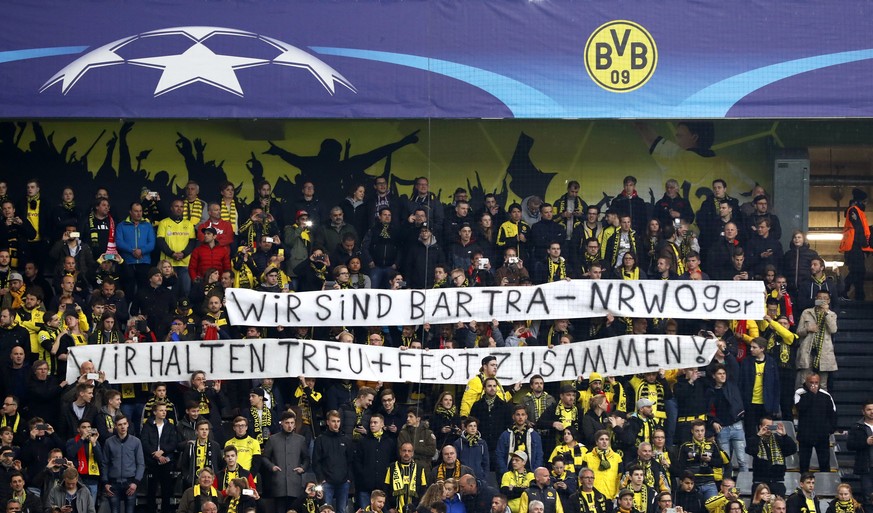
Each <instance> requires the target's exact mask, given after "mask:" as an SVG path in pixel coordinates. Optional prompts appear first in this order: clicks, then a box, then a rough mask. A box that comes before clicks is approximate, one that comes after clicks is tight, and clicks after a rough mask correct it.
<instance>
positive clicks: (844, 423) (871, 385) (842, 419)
mask: <svg viewBox="0 0 873 513" xmlns="http://www.w3.org/2000/svg"><path fill="white" fill-rule="evenodd" d="M834 306H835V307H836V308H834V310H835V311H836V312H837V326H838V330H837V333H836V334H835V335H834V351H835V353H836V356H837V365H838V366H839V371H837V372H836V375H835V376H833V377H832V378H831V379H830V383H829V386H828V388H829V391H830V393H831V394H832V395H833V397H834V401H835V402H836V404H837V426H838V431H846V430H848V429H849V428H850V427H852V425H853V424H854V423H855V422H856V421H857V420H858V419H859V418H861V405H862V403H863V402H864V401H865V400H866V399H868V398H870V397H873V345H871V343H873V302H845V303H844V302H840V303H838V304H835V305H834ZM834 438H835V442H836V447H835V448H836V451H837V452H836V456H837V463H838V464H839V467H840V471H841V473H842V476H843V477H842V480H843V482H846V483H849V484H851V485H852V488H853V489H854V490H855V494H856V496H859V495H860V482H859V481H858V478H857V477H856V476H855V475H854V473H853V466H854V458H855V455H854V453H852V452H850V451H848V449H847V448H846V436H845V435H842V434H837V435H836V436H835V437H834Z"/></svg>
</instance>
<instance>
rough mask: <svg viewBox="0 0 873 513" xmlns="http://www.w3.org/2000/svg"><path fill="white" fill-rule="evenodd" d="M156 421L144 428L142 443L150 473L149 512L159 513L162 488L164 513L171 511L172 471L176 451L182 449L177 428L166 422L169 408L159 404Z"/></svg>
mask: <svg viewBox="0 0 873 513" xmlns="http://www.w3.org/2000/svg"><path fill="white" fill-rule="evenodd" d="M154 415H155V416H154V418H153V419H150V420H149V421H148V422H146V423H145V425H144V426H143V427H142V432H141V433H140V441H141V442H142V451H143V456H145V464H146V469H147V470H148V473H149V480H148V491H147V494H146V497H147V499H148V510H149V511H157V508H156V507H155V506H156V505H157V504H156V499H157V487H158V485H159V484H160V485H161V511H170V509H169V508H170V499H171V497H172V496H173V491H174V489H175V482H174V480H173V475H172V471H173V468H174V466H175V463H176V449H177V448H178V446H179V442H180V439H179V432H178V431H177V430H176V426H175V425H173V424H170V422H169V421H168V420H167V405H166V404H164V403H157V404H156V405H155V407H154Z"/></svg>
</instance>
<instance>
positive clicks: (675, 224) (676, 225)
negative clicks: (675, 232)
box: [673, 217, 682, 228]
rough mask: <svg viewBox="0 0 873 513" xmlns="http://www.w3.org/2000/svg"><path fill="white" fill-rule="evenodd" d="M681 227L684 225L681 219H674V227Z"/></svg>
mask: <svg viewBox="0 0 873 513" xmlns="http://www.w3.org/2000/svg"><path fill="white" fill-rule="evenodd" d="M681 225H682V220H681V219H679V218H678V217H677V218H675V219H673V226H675V227H676V228H679V226H681Z"/></svg>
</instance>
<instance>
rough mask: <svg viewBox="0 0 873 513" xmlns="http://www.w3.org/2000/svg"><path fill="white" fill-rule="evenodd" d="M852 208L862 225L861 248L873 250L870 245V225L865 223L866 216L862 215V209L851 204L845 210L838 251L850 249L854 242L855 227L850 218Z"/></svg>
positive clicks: (868, 250)
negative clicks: (862, 241)
mask: <svg viewBox="0 0 873 513" xmlns="http://www.w3.org/2000/svg"><path fill="white" fill-rule="evenodd" d="M852 209H855V211H856V212H857V213H858V219H859V220H860V221H861V226H863V227H864V247H862V248H861V250H862V251H867V252H873V248H871V247H870V226H868V225H867V216H866V215H864V211H863V210H861V209H860V208H858V206H857V205H852V206H851V207H849V209H848V210H847V211H846V223H845V224H844V225H843V240H842V241H841V242H840V253H845V252H847V251H850V250H851V249H852V245H853V244H854V243H855V227H854V226H853V225H852V220H851V219H850V217H851V212H852Z"/></svg>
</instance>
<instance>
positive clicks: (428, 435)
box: [397, 406, 496, 475]
mask: <svg viewBox="0 0 873 513" xmlns="http://www.w3.org/2000/svg"><path fill="white" fill-rule="evenodd" d="M404 443H410V444H412V446H413V448H414V450H415V452H414V459H415V462H416V463H417V464H418V466H419V467H421V468H422V469H423V470H424V473H425V474H426V475H430V463H431V461H433V457H434V455H435V454H436V436H435V435H434V434H433V431H431V430H430V429H429V428H428V427H427V425H426V424H424V423H422V422H421V412H420V411H419V410H418V408H416V407H414V406H413V407H411V408H409V410H408V411H407V412H406V425H405V426H403V429H401V430H400V432H399V433H398V435H397V445H398V447H399V446H402V445H403V444H404ZM495 445H496V444H495Z"/></svg>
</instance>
